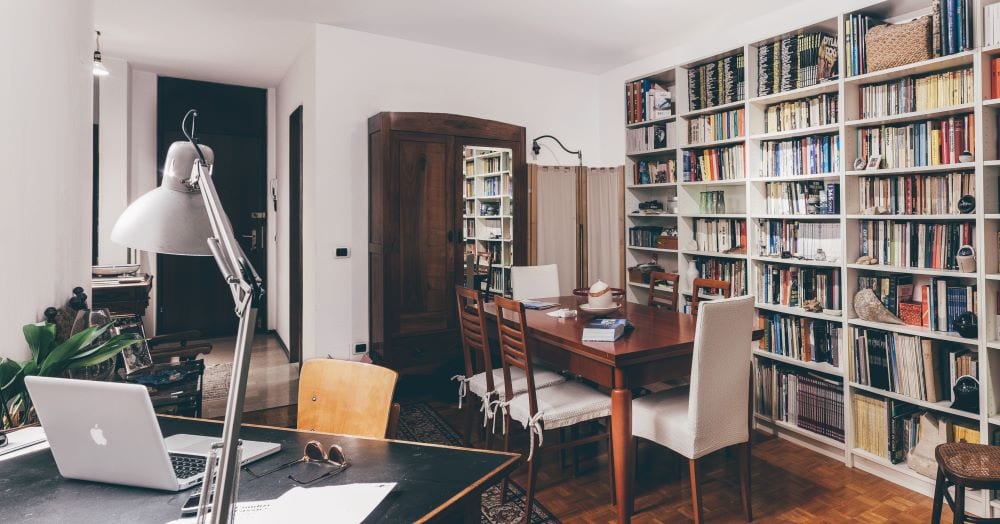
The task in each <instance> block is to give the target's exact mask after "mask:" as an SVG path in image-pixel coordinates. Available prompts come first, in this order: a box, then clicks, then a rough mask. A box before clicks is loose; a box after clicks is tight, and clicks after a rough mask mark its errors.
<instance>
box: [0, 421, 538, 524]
mask: <svg viewBox="0 0 1000 524" xmlns="http://www.w3.org/2000/svg"><path fill="white" fill-rule="evenodd" d="M160 428H161V430H162V431H163V435H164V436H169V435H173V434H175V433H190V434H206V435H211V434H214V435H221V433H222V424H221V423H217V422H212V421H201V420H193V419H180V418H173V417H161V418H160ZM240 435H241V437H242V438H244V439H248V440H261V441H269V442H280V443H281V451H280V452H278V453H277V454H275V455H271V456H269V457H267V458H265V459H262V460H259V461H257V462H254V463H253V467H254V468H259V469H267V468H268V467H271V466H276V465H278V464H282V463H284V462H288V461H290V460H292V459H295V458H297V457H301V456H302V450H303V448H304V447H305V444H306V442H308V441H309V440H314V439H315V440H318V441H320V442H323V443H324V444H340V445H341V446H342V447H343V448H344V453H345V454H346V455H347V458H348V460H349V461H351V463H352V466H351V467H350V468H349V469H348V470H347V471H345V472H343V473H341V474H340V475H337V476H335V477H333V478H331V479H329V480H325V481H321V482H317V483H316V484H315V485H316V486H328V485H336V484H352V483H368V482H395V483H396V487H395V489H393V491H392V492H391V493H390V494H389V495H388V496H387V497H386V498H385V500H383V501H382V504H381V505H379V506H378V508H376V510H375V512H374V513H372V514H371V515H370V516H369V518H368V519H367V520H366V521H365V522H415V521H421V520H444V519H447V520H448V521H454V519H455V516H456V515H455V511H454V510H455V509H456V507H457V506H458V505H460V504H463V503H464V504H467V505H468V504H475V507H477V508H478V501H479V495H480V494H481V493H482V491H483V490H484V489H486V488H487V487H489V486H490V485H491V484H493V483H495V482H496V481H498V480H499V479H500V478H502V477H503V476H504V475H506V474H508V473H510V472H511V471H512V470H513V469H514V467H515V466H516V465H517V462H518V460H519V455H515V454H509V453H499V452H492V451H489V452H487V451H476V450H468V449H460V448H452V447H447V446H435V445H426V444H414V443H410V442H402V441H386V440H374V439H363V438H355V437H347V436H341V435H329V434H323V433H308V432H299V431H294V430H284V429H279V428H265V427H261V426H244V428H243V430H242V431H241V433H240ZM287 475H288V471H287V470H286V471H283V472H277V473H274V474H272V475H268V476H266V477H263V478H260V479H253V477H251V476H250V475H248V474H246V472H243V474H242V475H241V476H240V479H241V481H240V491H239V500H240V501H248V500H265V499H273V498H276V497H278V496H279V495H281V494H282V493H284V492H285V491H288V490H289V489H291V488H292V487H294V483H293V482H292V481H291V480H288V478H287ZM198 489H200V485H199V486H198V487H195V488H192V489H189V490H186V491H181V492H177V493H172V492H163V491H155V490H149V489H141V488H131V487H126V486H117V485H111V484H99V483H94V482H83V481H78V480H68V479H64V478H62V477H61V476H60V475H59V471H58V470H57V469H56V464H55V461H54V460H53V459H52V453H51V452H50V451H49V450H48V449H45V450H40V451H36V452H33V453H29V454H26V455H24V456H20V457H16V458H11V459H7V460H3V461H0V522H62V523H70V522H72V523H77V522H81V523H83V522H88V523H89V522H102V523H105V522H136V523H137V522H143V523H145V522H168V521H171V520H174V519H177V518H178V517H180V508H181V506H182V505H183V504H184V502H185V501H186V500H187V498H188V495H189V494H190V493H192V492H193V491H197V490H198ZM470 497H473V498H474V501H475V502H473V500H472V499H470ZM335 511H336V508H331V519H332V520H331V521H333V520H335V518H333V516H334V515H335ZM477 518H478V515H477Z"/></svg>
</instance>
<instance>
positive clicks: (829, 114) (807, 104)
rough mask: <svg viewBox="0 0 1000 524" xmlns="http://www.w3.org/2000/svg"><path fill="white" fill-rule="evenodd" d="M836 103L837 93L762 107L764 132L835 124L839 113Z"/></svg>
mask: <svg viewBox="0 0 1000 524" xmlns="http://www.w3.org/2000/svg"><path fill="white" fill-rule="evenodd" d="M838 105H839V104H838V96H837V93H824V94H822V95H816V96H811V97H808V98H800V99H798V100H789V101H787V102H778V103H777V104H771V105H769V106H767V107H766V108H765V109H764V132H765V133H777V132H780V131H791V130H793V129H805V128H809V127H817V126H825V125H829V124H836V123H837V121H838V118H839V114H840V113H839V111H840V110H839V107H838Z"/></svg>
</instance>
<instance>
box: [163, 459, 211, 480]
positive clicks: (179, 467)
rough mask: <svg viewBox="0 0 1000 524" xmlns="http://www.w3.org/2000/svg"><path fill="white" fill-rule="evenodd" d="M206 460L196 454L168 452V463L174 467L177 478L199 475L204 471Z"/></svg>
mask: <svg viewBox="0 0 1000 524" xmlns="http://www.w3.org/2000/svg"><path fill="white" fill-rule="evenodd" d="M206 462H208V459H207V458H205V457H201V456H198V455H181V454H180V453H171V454H170V464H171V465H172V466H173V467H174V474H176V475H177V478H178V479H186V478H190V477H194V476H196V475H201V474H202V473H204V472H205V463H206Z"/></svg>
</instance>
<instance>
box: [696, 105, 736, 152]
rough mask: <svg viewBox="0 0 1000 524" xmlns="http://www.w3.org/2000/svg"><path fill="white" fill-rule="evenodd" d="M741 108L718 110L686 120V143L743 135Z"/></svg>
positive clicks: (726, 138) (700, 142)
mask: <svg viewBox="0 0 1000 524" xmlns="http://www.w3.org/2000/svg"><path fill="white" fill-rule="evenodd" d="M744 126H745V124H744V117H743V108H742V107H741V108H739V109H733V110H731V111H720V112H718V113H712V114H708V115H702V116H699V117H696V118H692V119H690V120H688V143H689V144H705V143H708V142H716V141H719V140H729V139H731V138H738V137H741V136H743V130H744V129H746V128H745V127H744Z"/></svg>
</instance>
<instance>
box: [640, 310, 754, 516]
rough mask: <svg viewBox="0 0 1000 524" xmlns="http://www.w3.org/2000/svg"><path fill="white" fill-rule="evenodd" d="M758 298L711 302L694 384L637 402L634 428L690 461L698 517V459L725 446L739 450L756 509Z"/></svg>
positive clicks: (743, 484)
mask: <svg viewBox="0 0 1000 524" xmlns="http://www.w3.org/2000/svg"><path fill="white" fill-rule="evenodd" d="M753 322H754V299H753V297H737V298H730V299H725V300H717V301H711V302H706V303H705V304H704V305H703V306H702V312H701V314H700V315H698V320H697V324H696V331H695V339H694V353H693V355H692V364H691V385H690V387H689V388H678V389H672V390H668V391H663V392H660V393H654V394H652V395H647V396H645V397H640V398H637V399H635V400H634V401H632V432H633V434H634V435H635V436H636V437H639V438H644V439H646V440H650V441H653V442H656V443H657V444H660V445H661V446H665V447H667V448H670V449H672V450H673V451H675V452H677V453H679V454H680V455H682V456H684V457H686V458H687V459H688V465H689V468H690V471H691V502H692V505H693V509H694V521H695V522H696V523H700V522H702V521H703V517H702V510H701V491H700V488H699V485H698V481H699V479H698V465H699V464H698V461H699V459H701V458H702V457H704V456H706V455H708V454H710V453H713V452H715V451H718V450H721V449H727V448H730V447H733V446H735V447H738V448H739V450H738V451H739V453H738V454H739V469H740V495H741V496H742V499H743V516H744V517H745V518H746V520H747V522H750V521H751V520H753V513H752V510H751V507H750V427H749V424H748V423H747V421H748V420H749V417H750V388H749V387H743V386H739V384H748V383H747V382H746V381H747V380H748V377H749V376H750V359H749V358H747V354H746V353H747V346H749V345H750V341H751V339H752V338H753Z"/></svg>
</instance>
